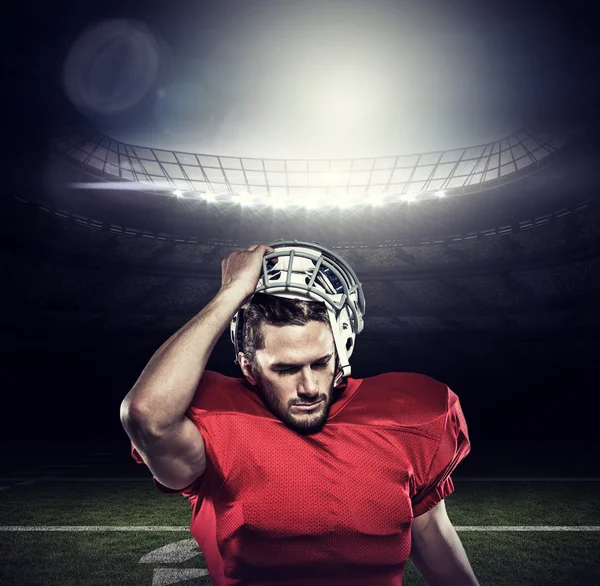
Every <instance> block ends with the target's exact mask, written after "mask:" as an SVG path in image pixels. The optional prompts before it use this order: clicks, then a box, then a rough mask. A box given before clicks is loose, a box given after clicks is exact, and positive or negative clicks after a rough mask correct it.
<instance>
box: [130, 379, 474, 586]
mask: <svg viewBox="0 0 600 586" xmlns="http://www.w3.org/2000/svg"><path fill="white" fill-rule="evenodd" d="M187 416H188V417H189V418H190V419H191V420H192V421H193V422H194V423H195V424H196V426H197V427H198V429H199V430H200V432H201V434H202V437H203V439H204V442H205V445H206V454H207V468H206V472H205V474H204V475H203V476H202V477H200V478H198V479H197V480H196V481H195V482H194V483H192V484H191V485H190V486H188V487H186V488H184V489H181V490H178V491H173V490H171V489H168V488H166V487H164V486H162V485H161V484H160V483H159V482H158V481H157V480H156V479H154V483H155V485H156V487H157V488H158V489H159V490H160V491H162V492H177V493H179V494H181V495H183V496H184V497H186V498H187V499H188V500H189V503H190V505H191V511H192V520H191V525H190V530H191V533H192V535H193V537H194V538H195V539H196V541H197V542H198V544H199V546H200V549H201V550H202V552H203V553H204V556H205V558H206V563H207V567H208V571H209V574H210V578H211V582H212V584H213V586H234V585H236V586H241V585H245V586H259V585H267V584H270V585H274V584H277V585H286V586H300V585H304V584H311V585H314V586H325V585H327V586H336V585H337V584H340V585H341V584H343V585H344V586H353V585H359V584H360V585H369V586H391V585H398V586H400V585H401V584H402V576H403V572H404V566H405V563H406V560H407V558H408V556H409V554H410V549H411V525H412V521H413V518H414V517H416V516H418V515H421V514H423V513H424V512H426V511H428V510H429V509H431V508H432V507H433V506H435V505H436V504H437V503H438V502H440V501H441V500H442V499H443V498H445V497H446V496H447V495H449V494H450V493H451V492H452V491H453V490H454V485H453V482H452V479H451V477H450V474H451V472H452V471H453V470H454V468H455V467H456V465H457V464H458V463H459V462H460V461H461V460H462V459H463V458H464V457H465V456H466V455H467V454H468V452H469V449H470V444H469V438H468V431H467V426H466V423H465V419H464V416H463V413H462V410H461V407H460V403H459V400H458V397H457V396H456V394H455V393H454V392H452V391H451V390H450V389H449V388H448V387H447V386H446V385H444V384H442V383H440V382H438V381H436V380H434V379H432V378H429V377H427V376H425V375H422V374H414V373H387V374H381V375H378V376H374V377H370V378H364V379H353V378H348V379H347V384H346V387H345V388H344V389H343V390H342V392H341V394H340V396H339V398H338V399H337V400H336V401H335V402H334V403H333V405H332V406H331V410H330V413H329V417H328V419H327V423H326V424H325V426H324V427H323V428H322V430H321V431H319V432H318V433H315V434H313V435H307V436H303V435H301V434H298V433H297V432H295V431H293V430H291V429H289V428H288V427H286V426H285V425H284V424H283V423H282V422H281V421H280V420H279V419H278V418H276V417H275V416H274V415H273V414H272V413H271V412H270V411H269V410H268V409H267V408H266V407H265V405H264V404H263V402H262V400H261V398H260V395H259V394H258V393H257V392H256V391H255V390H254V389H253V387H251V386H250V385H249V384H248V383H247V382H246V381H245V379H241V378H231V377H226V376H223V375H221V374H218V373H216V372H212V371H205V372H204V374H203V376H202V380H201V383H200V385H199V387H198V389H197V391H196V394H195V397H194V400H193V401H192V404H191V405H190V407H189V409H188V411H187ZM132 454H133V457H134V458H135V460H136V461H137V462H138V463H143V460H142V459H141V457H140V456H139V454H138V453H137V451H136V450H135V448H133V447H132Z"/></svg>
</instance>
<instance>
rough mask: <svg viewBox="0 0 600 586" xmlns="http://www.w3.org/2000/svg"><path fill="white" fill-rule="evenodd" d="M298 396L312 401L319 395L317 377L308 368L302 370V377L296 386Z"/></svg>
mask: <svg viewBox="0 0 600 586" xmlns="http://www.w3.org/2000/svg"><path fill="white" fill-rule="evenodd" d="M298 395H299V396H301V397H306V398H308V399H314V398H315V397H317V396H318V395H319V389H318V387H317V377H316V375H315V373H314V372H313V371H312V370H311V368H310V366H309V367H307V368H303V369H302V375H301V378H300V382H299V385H298Z"/></svg>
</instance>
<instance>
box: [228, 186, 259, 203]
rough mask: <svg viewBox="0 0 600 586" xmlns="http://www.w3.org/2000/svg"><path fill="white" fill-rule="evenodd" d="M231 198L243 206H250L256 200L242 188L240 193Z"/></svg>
mask: <svg viewBox="0 0 600 586" xmlns="http://www.w3.org/2000/svg"><path fill="white" fill-rule="evenodd" d="M231 199H232V201H234V202H236V203H239V204H240V205H242V206H249V205H252V203H253V202H254V198H253V197H252V194H250V193H248V191H246V190H245V189H242V190H241V191H240V192H239V193H238V194H235V195H232V196H231Z"/></svg>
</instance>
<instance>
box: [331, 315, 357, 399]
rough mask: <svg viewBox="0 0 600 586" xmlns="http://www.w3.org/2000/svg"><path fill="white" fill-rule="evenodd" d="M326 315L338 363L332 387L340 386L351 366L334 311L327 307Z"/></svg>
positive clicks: (348, 374) (348, 373)
mask: <svg viewBox="0 0 600 586" xmlns="http://www.w3.org/2000/svg"><path fill="white" fill-rule="evenodd" d="M327 315H328V316H329V323H330V324H331V331H332V332H333V341H334V343H335V349H336V351H337V357H338V364H337V372H336V374H335V378H334V379H333V386H334V388H337V387H340V386H342V382H343V379H344V378H346V377H348V376H350V372H351V368H350V363H349V361H348V354H347V352H346V345H345V344H344V340H343V339H342V336H341V332H340V329H339V324H338V323H337V321H336V319H335V312H334V311H333V310H332V309H330V308H329V307H327Z"/></svg>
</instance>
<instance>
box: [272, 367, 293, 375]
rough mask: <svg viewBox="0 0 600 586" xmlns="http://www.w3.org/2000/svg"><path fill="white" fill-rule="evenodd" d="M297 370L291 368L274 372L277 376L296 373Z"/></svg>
mask: <svg viewBox="0 0 600 586" xmlns="http://www.w3.org/2000/svg"><path fill="white" fill-rule="evenodd" d="M297 370H298V369H297V368H296V367H295V366H294V367H292V368H281V369H279V370H277V371H276V372H278V373H279V374H292V373H293V372H296V371H297Z"/></svg>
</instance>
